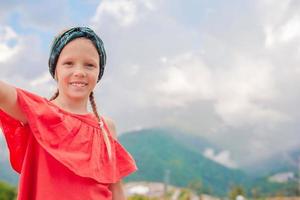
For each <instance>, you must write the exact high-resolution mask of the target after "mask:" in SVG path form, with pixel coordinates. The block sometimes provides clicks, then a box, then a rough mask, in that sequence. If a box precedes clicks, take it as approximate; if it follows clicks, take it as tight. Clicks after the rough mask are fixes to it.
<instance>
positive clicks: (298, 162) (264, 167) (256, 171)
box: [245, 148, 300, 177]
mask: <svg viewBox="0 0 300 200" xmlns="http://www.w3.org/2000/svg"><path fill="white" fill-rule="evenodd" d="M278 158H280V159H278ZM299 168H300V148H295V149H292V150H289V151H286V152H281V153H277V154H276V155H274V156H271V157H270V158H268V159H266V160H264V161H260V162H257V163H253V164H252V165H249V166H247V167H245V170H246V171H247V172H248V173H249V174H251V175H252V176H257V177H263V176H271V175H274V174H276V173H282V172H293V173H298V171H299Z"/></svg>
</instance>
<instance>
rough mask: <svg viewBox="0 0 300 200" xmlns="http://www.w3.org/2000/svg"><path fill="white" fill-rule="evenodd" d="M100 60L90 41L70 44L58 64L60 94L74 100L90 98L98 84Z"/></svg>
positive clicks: (62, 52) (65, 48)
mask: <svg viewBox="0 0 300 200" xmlns="http://www.w3.org/2000/svg"><path fill="white" fill-rule="evenodd" d="M99 59H100V57H99V54H98V52H97V49H96V48H95V46H94V45H93V43H92V41H90V40H89V39H86V38H77V39H74V40H72V41H71V42H69V43H68V44H67V45H66V46H65V47H64V48H63V49H62V51H61V53H60V55H59V57H58V61H57V64H56V70H55V77H56V80H57V82H58V89H59V94H62V95H63V96H64V97H68V98H70V99H73V100H84V99H86V98H87V97H89V95H90V93H91V92H92V91H93V89H94V88H95V86H96V84H97V80H98V75H99V70H100V68H99Z"/></svg>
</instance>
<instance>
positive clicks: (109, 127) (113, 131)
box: [102, 116, 117, 139]
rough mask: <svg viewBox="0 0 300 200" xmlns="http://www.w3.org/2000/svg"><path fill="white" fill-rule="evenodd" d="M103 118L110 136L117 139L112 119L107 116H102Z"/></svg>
mask: <svg viewBox="0 0 300 200" xmlns="http://www.w3.org/2000/svg"><path fill="white" fill-rule="evenodd" d="M102 117H103V118H104V121H105V122H106V124H107V126H108V129H109V132H110V133H111V134H112V136H113V137H114V138H115V139H117V131H116V125H115V122H114V120H113V119H112V118H110V117H107V116H102Z"/></svg>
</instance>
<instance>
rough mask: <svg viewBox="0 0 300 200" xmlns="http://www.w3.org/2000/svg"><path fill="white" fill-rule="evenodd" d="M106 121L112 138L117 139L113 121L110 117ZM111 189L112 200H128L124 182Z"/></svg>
mask: <svg viewBox="0 0 300 200" xmlns="http://www.w3.org/2000/svg"><path fill="white" fill-rule="evenodd" d="M104 120H105V122H106V124H107V126H108V129H109V131H110V133H111V134H112V136H113V137H114V138H115V139H117V133H116V126H115V123H114V122H113V120H112V119H110V118H108V117H104ZM109 189H110V191H111V192H112V200H126V197H125V193H124V190H123V185H122V181H118V182H116V183H113V184H111V185H110V186H109Z"/></svg>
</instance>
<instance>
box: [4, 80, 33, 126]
mask: <svg viewBox="0 0 300 200" xmlns="http://www.w3.org/2000/svg"><path fill="white" fill-rule="evenodd" d="M0 109H1V110H3V111H4V112H6V113H7V114H9V115H10V116H12V117H14V118H15V119H17V120H19V121H21V122H22V123H24V124H25V123H27V119H26V117H25V115H24V113H23V112H22V111H21V109H20V107H19V105H18V102H17V91H16V89H15V88H14V87H12V86H10V85H8V84H6V83H4V82H2V81H0Z"/></svg>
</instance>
